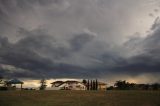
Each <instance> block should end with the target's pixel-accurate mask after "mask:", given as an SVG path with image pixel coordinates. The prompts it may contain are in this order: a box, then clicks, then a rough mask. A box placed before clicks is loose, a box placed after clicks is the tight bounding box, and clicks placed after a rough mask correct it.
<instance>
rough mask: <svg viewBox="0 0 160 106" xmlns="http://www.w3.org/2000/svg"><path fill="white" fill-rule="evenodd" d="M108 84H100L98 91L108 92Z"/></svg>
mask: <svg viewBox="0 0 160 106" xmlns="http://www.w3.org/2000/svg"><path fill="white" fill-rule="evenodd" d="M106 88H107V84H106V83H103V82H98V90H106Z"/></svg>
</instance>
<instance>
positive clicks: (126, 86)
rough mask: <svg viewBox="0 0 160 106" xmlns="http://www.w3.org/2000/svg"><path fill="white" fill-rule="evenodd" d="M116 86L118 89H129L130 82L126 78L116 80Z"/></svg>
mask: <svg viewBox="0 0 160 106" xmlns="http://www.w3.org/2000/svg"><path fill="white" fill-rule="evenodd" d="M114 85H115V86H116V88H117V89H119V90H126V89H129V83H128V82H126V81H125V80H124V81H121V80H119V81H116V83H115V84H114Z"/></svg>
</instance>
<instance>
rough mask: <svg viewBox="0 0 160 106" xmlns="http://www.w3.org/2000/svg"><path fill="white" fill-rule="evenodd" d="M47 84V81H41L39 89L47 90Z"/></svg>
mask: <svg viewBox="0 0 160 106" xmlns="http://www.w3.org/2000/svg"><path fill="white" fill-rule="evenodd" d="M46 83H47V82H46V80H45V79H42V80H41V81H40V84H41V85H40V87H39V89H40V90H45V88H46V86H47V85H46Z"/></svg>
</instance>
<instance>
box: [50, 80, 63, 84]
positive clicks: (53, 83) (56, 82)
mask: <svg viewBox="0 0 160 106" xmlns="http://www.w3.org/2000/svg"><path fill="white" fill-rule="evenodd" d="M55 83H64V82H63V81H55V82H52V83H51V84H55Z"/></svg>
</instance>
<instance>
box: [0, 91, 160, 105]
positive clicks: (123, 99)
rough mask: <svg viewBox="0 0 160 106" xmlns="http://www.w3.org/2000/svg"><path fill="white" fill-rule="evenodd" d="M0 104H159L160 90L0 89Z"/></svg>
mask: <svg viewBox="0 0 160 106" xmlns="http://www.w3.org/2000/svg"><path fill="white" fill-rule="evenodd" d="M0 106H160V91H106V92H105V91H101V92H100V91H3V92H2V91H1V92H0Z"/></svg>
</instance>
